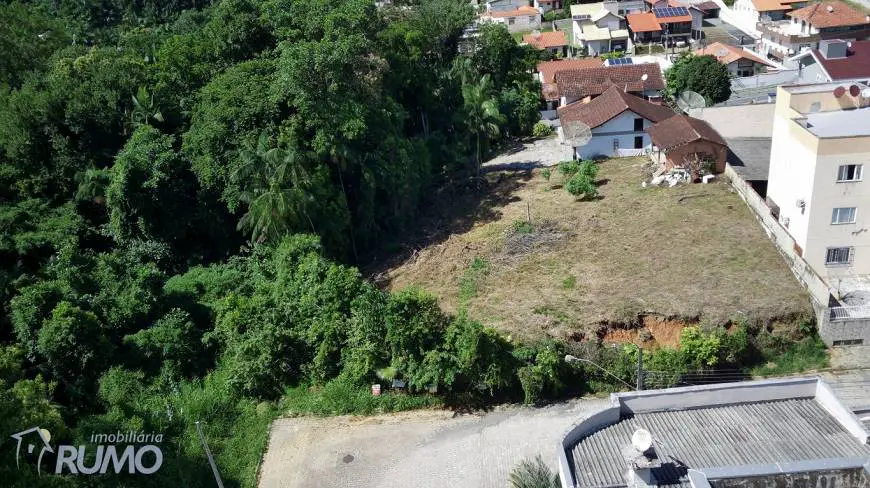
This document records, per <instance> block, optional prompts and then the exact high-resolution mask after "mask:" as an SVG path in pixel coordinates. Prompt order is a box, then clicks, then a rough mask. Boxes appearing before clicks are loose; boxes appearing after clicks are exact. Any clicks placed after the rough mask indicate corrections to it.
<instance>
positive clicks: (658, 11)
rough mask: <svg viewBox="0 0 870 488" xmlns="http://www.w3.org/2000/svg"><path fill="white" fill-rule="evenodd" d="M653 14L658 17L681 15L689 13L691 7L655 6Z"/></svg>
mask: <svg viewBox="0 0 870 488" xmlns="http://www.w3.org/2000/svg"><path fill="white" fill-rule="evenodd" d="M653 14H654V15H655V16H656V17H679V16H681V15H689V9H688V8H686V7H663V8H654V9H653Z"/></svg>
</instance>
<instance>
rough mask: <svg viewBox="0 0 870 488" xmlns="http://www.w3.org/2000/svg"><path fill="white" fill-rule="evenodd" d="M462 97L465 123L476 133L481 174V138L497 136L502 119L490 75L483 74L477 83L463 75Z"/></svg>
mask: <svg viewBox="0 0 870 488" xmlns="http://www.w3.org/2000/svg"><path fill="white" fill-rule="evenodd" d="M462 99H463V101H464V107H463V108H464V112H465V124H466V125H467V126H468V128H469V130H470V131H471V132H472V133H473V134H474V137H475V139H476V142H477V173H478V174H480V165H481V161H480V144H481V142H480V138H481V136H485V137H495V136H497V135H498V134H499V129H498V124H499V123H500V122H501V121H502V115H501V113H500V112H499V111H498V101H497V100H496V98H495V96H493V89H492V80H490V77H489V75H488V74H486V75H483V77H481V78H480V81H478V82H476V83H475V82H473V81H471V80H469V79H468V78H466V77H465V76H463V84H462Z"/></svg>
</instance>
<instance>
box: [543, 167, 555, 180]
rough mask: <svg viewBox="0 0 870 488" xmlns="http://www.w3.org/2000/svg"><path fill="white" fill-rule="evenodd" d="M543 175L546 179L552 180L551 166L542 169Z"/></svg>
mask: <svg viewBox="0 0 870 488" xmlns="http://www.w3.org/2000/svg"><path fill="white" fill-rule="evenodd" d="M541 176H543V177H544V179H545V180H547V181H550V177H552V176H553V173H552V172H551V171H550V168H544V169H542V170H541Z"/></svg>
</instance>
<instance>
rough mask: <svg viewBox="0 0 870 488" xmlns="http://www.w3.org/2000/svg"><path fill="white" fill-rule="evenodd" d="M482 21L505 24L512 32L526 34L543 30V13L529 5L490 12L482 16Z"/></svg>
mask: <svg viewBox="0 0 870 488" xmlns="http://www.w3.org/2000/svg"><path fill="white" fill-rule="evenodd" d="M480 19H481V20H482V21H484V22H494V23H498V24H503V25H505V26H506V27H507V29H508V31H510V32H524V31H531V30H535V29H540V28H541V13H540V12H538V10H537V9H535V8H534V7H530V6H528V5H523V6H522V7H518V8H516V9H512V10H490V11H488V12H486V13H485V14H483V15H481V17H480Z"/></svg>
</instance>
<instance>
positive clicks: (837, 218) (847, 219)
mask: <svg viewBox="0 0 870 488" xmlns="http://www.w3.org/2000/svg"><path fill="white" fill-rule="evenodd" d="M854 223H855V207H840V208H835V209H834V212H833V214H832V215H831V224H832V225H833V224H854Z"/></svg>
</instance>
